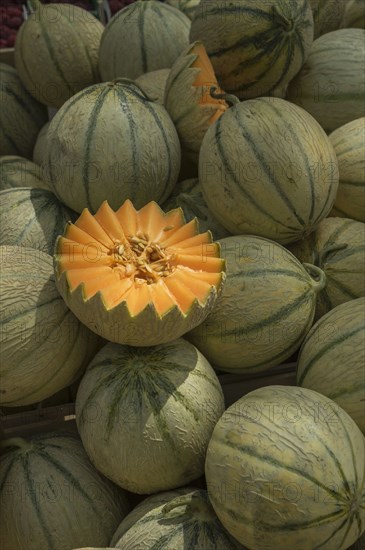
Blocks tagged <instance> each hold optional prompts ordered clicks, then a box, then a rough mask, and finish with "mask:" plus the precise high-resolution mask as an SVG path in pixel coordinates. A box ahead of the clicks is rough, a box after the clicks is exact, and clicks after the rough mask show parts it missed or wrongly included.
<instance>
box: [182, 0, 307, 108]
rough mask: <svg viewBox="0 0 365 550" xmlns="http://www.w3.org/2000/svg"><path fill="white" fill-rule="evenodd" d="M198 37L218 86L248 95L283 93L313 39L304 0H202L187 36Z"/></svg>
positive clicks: (301, 62)
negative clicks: (222, 0)
mask: <svg viewBox="0 0 365 550" xmlns="http://www.w3.org/2000/svg"><path fill="white" fill-rule="evenodd" d="M195 40H201V41H202V42H203V43H204V45H205V47H206V50H207V53H208V55H209V57H210V60H211V62H212V64H213V67H214V71H215V74H216V76H217V78H218V81H219V83H220V84H221V86H222V88H223V89H224V90H225V91H226V92H228V93H232V94H235V95H237V97H239V98H240V99H247V98H252V97H258V96H265V95H281V96H282V95H283V94H284V93H285V90H286V87H287V85H288V83H289V81H290V80H291V79H292V78H293V77H294V76H295V75H296V74H297V72H298V71H299V70H300V68H301V67H302V65H303V63H304V61H305V60H306V58H307V56H308V53H309V48H310V46H311V44H312V41H313V16H312V10H311V8H310V5H309V2H308V0H300V1H296V2H287V1H284V0H279V1H273V0H258V1H256V2H254V3H253V2H251V1H250V0H233V1H231V2H220V1H219V0H213V1H212V0H201V1H200V3H199V6H198V7H197V9H196V11H195V14H194V18H193V21H192V24H191V32H190V42H193V41H195Z"/></svg>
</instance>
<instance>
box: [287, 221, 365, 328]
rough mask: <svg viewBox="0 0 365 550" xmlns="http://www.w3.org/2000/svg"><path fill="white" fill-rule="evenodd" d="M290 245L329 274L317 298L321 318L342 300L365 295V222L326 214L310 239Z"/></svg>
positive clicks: (293, 250)
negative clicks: (330, 216) (331, 216)
mask: <svg viewBox="0 0 365 550" xmlns="http://www.w3.org/2000/svg"><path fill="white" fill-rule="evenodd" d="M288 248H289V250H290V251H291V252H292V253H293V254H294V255H295V256H296V257H297V258H298V259H299V260H300V261H301V262H309V263H313V264H315V265H316V266H318V267H319V268H320V269H322V270H323V271H324V273H325V274H326V285H325V287H324V288H323V289H322V290H321V292H320V293H319V294H318V298H317V305H316V318H317V319H318V318H319V317H321V316H322V315H324V314H325V313H327V312H329V311H330V310H331V309H333V308H334V307H336V306H338V305H339V304H343V303H345V302H348V301H349V300H355V299H356V298H360V297H362V296H365V224H363V223H361V222H357V221H354V220H350V219H346V218H326V219H325V220H322V221H321V223H320V224H319V225H318V227H317V229H316V230H315V231H314V232H313V233H312V234H311V235H309V236H308V237H307V238H306V239H303V240H302V241H299V242H297V243H294V244H292V245H291V246H289V247H288Z"/></svg>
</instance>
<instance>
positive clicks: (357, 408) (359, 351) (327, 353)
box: [297, 298, 365, 433]
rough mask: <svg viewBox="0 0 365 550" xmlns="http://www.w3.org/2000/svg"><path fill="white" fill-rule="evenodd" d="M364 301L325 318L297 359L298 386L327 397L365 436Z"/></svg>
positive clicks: (339, 307)
mask: <svg viewBox="0 0 365 550" xmlns="http://www.w3.org/2000/svg"><path fill="white" fill-rule="evenodd" d="M364 343H365V298H358V299H357V300H350V301H349V302H346V303H345V304H341V305H339V306H337V307H335V308H334V309H332V310H331V311H330V312H329V313H327V314H326V315H324V316H323V317H322V318H321V319H320V320H319V321H318V322H317V323H316V324H315V325H314V326H313V327H312V328H311V330H310V331H309V333H308V334H307V336H306V337H305V340H304V342H303V344H302V346H301V349H300V354H299V357H298V368H297V385H298V386H302V387H303V388H309V389H311V390H315V391H317V392H319V393H322V394H323V395H326V396H327V397H329V398H330V399H332V400H333V401H336V403H337V404H338V405H339V406H340V407H342V408H343V409H344V410H345V411H346V412H347V413H348V414H349V415H350V416H351V417H352V418H353V420H355V422H356V424H357V425H358V426H359V428H360V430H361V431H362V432H363V433H365V406H364V403H365V346H364Z"/></svg>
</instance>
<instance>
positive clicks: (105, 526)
mask: <svg viewBox="0 0 365 550" xmlns="http://www.w3.org/2000/svg"><path fill="white" fill-rule="evenodd" d="M60 420H61V419H60ZM15 442H16V441H14V443H15ZM4 443H6V440H5V441H4ZM16 443H17V442H16ZM20 444H21V443H20ZM24 444H25V447H24V448H21V447H14V450H10V448H9V451H8V452H6V453H5V454H2V456H1V458H0V482H1V503H2V505H1V511H0V529H1V542H2V545H3V546H4V548H6V549H9V550H10V549H11V550H41V549H42V550H45V549H51V548H54V549H56V548H57V550H70V549H71V548H75V547H77V546H85V545H87V544H97V545H102V546H107V545H108V544H109V542H110V538H111V537H112V535H113V532H114V531H115V529H116V528H117V526H118V524H119V523H120V521H121V518H123V517H124V516H125V515H126V514H128V512H129V510H130V505H129V503H128V501H127V496H126V493H125V492H124V491H122V490H121V489H119V488H118V487H116V486H115V485H113V484H112V483H110V481H109V480H107V479H106V478H105V477H103V476H101V475H100V473H99V472H98V471H97V470H95V468H94V467H93V466H92V464H91V463H90V461H89V459H88V457H87V454H86V453H85V450H84V449H83V447H82V443H81V441H80V438H79V437H78V435H76V434H75V433H69V432H65V433H62V432H61V433H56V432H55V433H43V434H37V435H33V436H32V437H31V438H29V439H28V440H27V441H26V442H24ZM11 488H14V489H15V488H18V489H17V490H13V491H11ZM20 508H22V511H23V513H22V514H19V509H20Z"/></svg>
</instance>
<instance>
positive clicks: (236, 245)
mask: <svg viewBox="0 0 365 550" xmlns="http://www.w3.org/2000/svg"><path fill="white" fill-rule="evenodd" d="M219 242H220V245H221V251H222V257H223V258H224V259H225V260H226V262H227V279H226V282H225V285H224V288H223V291H222V294H221V296H220V297H219V298H218V300H217V302H216V304H215V305H214V308H213V311H212V313H210V314H209V315H208V317H207V318H206V320H205V321H204V322H203V323H201V324H200V325H199V326H197V327H196V328H195V329H193V330H192V331H190V332H189V333H188V334H187V335H186V338H188V339H189V340H190V341H191V342H192V343H193V344H194V345H195V346H196V347H197V348H198V349H199V350H200V351H201V352H202V353H203V354H204V356H205V357H206V358H207V359H208V361H210V362H211V364H212V365H213V366H215V367H216V368H217V369H219V370H222V371H225V372H236V373H237V372H242V373H254V372H258V371H261V370H265V369H268V368H269V367H271V366H275V365H279V364H280V363H282V362H284V361H285V359H287V358H289V357H290V356H291V355H292V354H293V353H294V352H295V351H296V350H297V349H298V348H299V346H300V344H301V342H302V341H303V339H304V336H305V335H306V333H307V332H308V330H309V329H310V327H311V326H312V323H313V317H314V311H315V304H316V297H317V293H318V292H319V291H320V290H321V289H322V288H323V286H324V282H325V281H324V279H325V277H324V274H323V273H322V271H321V270H319V269H318V268H316V267H314V266H310V265H309V264H306V265H305V266H303V265H302V264H301V263H300V262H299V261H298V260H297V259H296V258H295V257H294V256H293V255H292V254H290V253H289V252H288V251H287V250H286V249H285V248H283V247H282V246H280V245H279V244H277V243H274V242H273V241H269V240H267V239H262V238H260V237H255V236H250V235H247V236H244V235H241V236H235V237H227V238H225V239H222V240H221V241H219Z"/></svg>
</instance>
